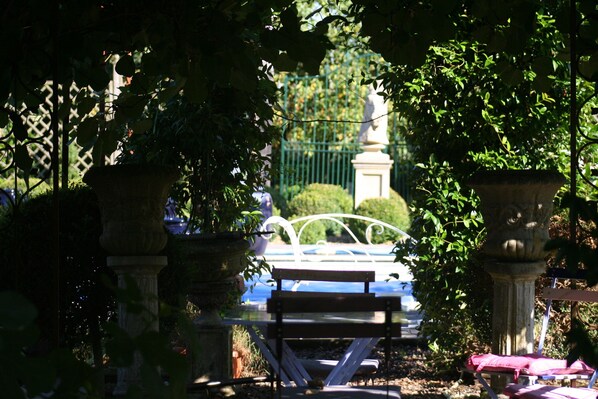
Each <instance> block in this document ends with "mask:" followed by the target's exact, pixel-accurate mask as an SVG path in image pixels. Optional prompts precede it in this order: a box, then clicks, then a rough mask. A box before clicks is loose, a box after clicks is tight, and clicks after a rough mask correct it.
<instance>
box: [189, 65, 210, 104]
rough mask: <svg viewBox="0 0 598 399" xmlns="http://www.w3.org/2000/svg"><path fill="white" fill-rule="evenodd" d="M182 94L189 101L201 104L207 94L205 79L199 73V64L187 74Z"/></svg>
mask: <svg viewBox="0 0 598 399" xmlns="http://www.w3.org/2000/svg"><path fill="white" fill-rule="evenodd" d="M183 94H184V95H185V97H187V98H188V99H189V101H191V102H192V103H195V104H201V103H202V102H203V101H204V100H205V99H206V97H207V96H208V88H207V86H206V80H205V78H204V76H203V75H202V74H201V71H200V69H199V66H197V67H196V68H195V69H193V70H192V71H191V73H190V74H189V77H188V78H187V82H186V83H185V88H184V89H183Z"/></svg>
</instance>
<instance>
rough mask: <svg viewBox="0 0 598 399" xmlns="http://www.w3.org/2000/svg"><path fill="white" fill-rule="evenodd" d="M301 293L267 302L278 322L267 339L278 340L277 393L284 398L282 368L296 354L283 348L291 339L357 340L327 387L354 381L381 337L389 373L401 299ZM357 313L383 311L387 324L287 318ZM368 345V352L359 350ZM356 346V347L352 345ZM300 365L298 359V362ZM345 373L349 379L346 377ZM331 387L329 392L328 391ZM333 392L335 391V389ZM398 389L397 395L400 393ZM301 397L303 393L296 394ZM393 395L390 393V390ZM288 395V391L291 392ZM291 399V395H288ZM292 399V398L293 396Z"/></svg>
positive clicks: (277, 295) (364, 395)
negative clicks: (286, 341)
mask: <svg viewBox="0 0 598 399" xmlns="http://www.w3.org/2000/svg"><path fill="white" fill-rule="evenodd" d="M296 294H297V293H283V292H280V291H274V292H273V295H272V298H270V299H269V300H268V302H267V311H268V312H269V313H272V314H273V315H274V317H275V323H274V324H271V325H269V326H268V328H267V338H269V339H275V340H276V345H275V348H276V349H275V353H276V356H277V358H278V365H279V370H274V371H275V373H276V375H277V378H276V381H277V382H276V386H277V391H278V393H279V397H283V396H282V387H281V383H280V382H281V379H280V378H279V377H280V375H281V371H282V367H283V366H284V365H285V363H284V357H285V356H289V355H290V356H293V354H292V352H290V351H285V350H284V348H283V344H284V339H287V338H354V339H355V340H354V341H353V343H354V344H355V343H356V345H355V347H354V348H351V347H350V348H349V349H348V350H347V352H346V353H345V356H343V359H341V360H340V361H339V363H338V364H337V365H336V367H335V368H334V369H333V370H332V372H331V375H329V376H328V377H327V378H326V380H325V381H324V382H323V385H325V386H336V385H339V384H336V383H330V382H331V381H332V382H334V381H335V379H336V378H337V377H338V378H341V379H343V378H346V376H348V378H350V377H351V376H352V375H353V373H354V371H355V369H356V367H358V366H359V365H360V364H361V361H362V360H363V359H364V358H365V356H367V354H368V353H369V351H370V350H371V348H372V347H373V346H374V345H375V344H376V343H377V342H378V340H379V339H380V338H384V339H385V350H384V359H385V362H384V363H385V370H388V365H389V360H390V348H391V340H392V337H394V336H400V334H401V325H400V323H396V322H393V319H392V316H393V313H394V312H397V311H400V309H401V298H400V297H377V296H375V295H372V294H370V293H353V294H350V295H343V294H342V293H339V294H337V295H335V296H331V295H326V296H322V295H318V293H307V294H305V295H302V294H299V295H296ZM355 312H383V313H384V317H383V321H382V322H380V321H378V320H376V319H370V320H363V319H359V320H358V319H351V318H347V319H345V320H341V321H338V319H335V320H334V321H332V322H331V321H327V320H326V318H325V317H323V318H314V319H313V320H312V321H310V322H301V321H297V320H289V319H287V318H286V317H285V316H288V315H290V314H305V313H309V314H320V315H327V314H330V313H334V314H344V313H349V314H351V313H355ZM362 342H363V343H365V347H364V348H365V349H359V347H360V346H363V345H362ZM352 345H353V344H352ZM294 363H295V364H296V363H297V362H296V360H295V361H294ZM343 374H344V376H345V377H342V375H343ZM330 391H331V388H329V389H328V392H330ZM332 391H333V389H332ZM396 391H397V390H396V389H395V390H394V392H395V393H396ZM295 392H296V393H297V395H300V394H301V391H295ZM387 394H388V395H389V396H390V390H387ZM287 395H288V392H287ZM360 395H362V396H360V397H362V398H367V397H368V396H367V392H361V393H360ZM284 397H287V396H284ZM291 397H292V396H291Z"/></svg>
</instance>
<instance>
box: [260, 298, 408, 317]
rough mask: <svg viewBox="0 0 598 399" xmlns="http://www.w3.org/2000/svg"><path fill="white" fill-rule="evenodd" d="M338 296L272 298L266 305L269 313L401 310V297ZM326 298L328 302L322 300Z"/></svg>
mask: <svg viewBox="0 0 598 399" xmlns="http://www.w3.org/2000/svg"><path fill="white" fill-rule="evenodd" d="M336 294H337V296H326V297H324V296H320V295H314V296H297V297H295V296H288V297H287V296H283V297H279V298H270V299H268V301H267V303H266V309H267V311H268V312H269V313H276V312H277V307H278V306H281V309H282V312H284V313H312V312H313V313H317V312H334V313H337V312H376V311H385V310H387V307H390V309H388V310H391V311H393V312H395V311H400V310H401V297H376V296H370V295H345V294H343V293H336ZM323 298H325V299H326V300H322V299H323Z"/></svg>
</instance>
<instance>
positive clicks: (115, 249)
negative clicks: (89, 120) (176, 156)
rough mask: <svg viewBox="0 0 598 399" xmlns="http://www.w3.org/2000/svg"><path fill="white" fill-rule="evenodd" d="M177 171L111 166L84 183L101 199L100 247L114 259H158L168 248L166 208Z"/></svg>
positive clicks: (99, 169)
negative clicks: (156, 257) (156, 256)
mask: <svg viewBox="0 0 598 399" xmlns="http://www.w3.org/2000/svg"><path fill="white" fill-rule="evenodd" d="M177 178H178V172H177V171H176V169H175V168H170V167H165V166H158V165H109V166H100V167H93V168H91V169H90V170H89V171H88V172H87V173H86V174H85V176H84V177H83V181H84V182H85V183H87V184H88V185H89V186H91V187H92V189H93V190H94V192H95V193H96V195H97V196H98V200H99V205H100V210H101V213H102V227H103V231H102V235H101V236H100V244H101V245H102V247H103V248H104V249H106V250H107V251H108V252H110V253H111V254H112V255H118V256H121V255H124V256H131V255H155V254H157V253H158V252H160V251H161V250H162V249H163V248H164V247H165V246H166V240H167V234H166V231H165V230H164V207H165V205H166V200H167V198H168V193H169V191H170V188H171V186H172V184H173V183H174V182H175V181H176V179H177Z"/></svg>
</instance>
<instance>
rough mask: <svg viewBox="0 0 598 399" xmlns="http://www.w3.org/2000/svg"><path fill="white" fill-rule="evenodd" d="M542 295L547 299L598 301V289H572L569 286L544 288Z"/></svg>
mask: <svg viewBox="0 0 598 399" xmlns="http://www.w3.org/2000/svg"><path fill="white" fill-rule="evenodd" d="M542 295H543V297H544V298H545V299H552V300H565V301H574V302H575V301H580V302H598V291H588V290H572V289H568V288H544V290H543V291H542Z"/></svg>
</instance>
